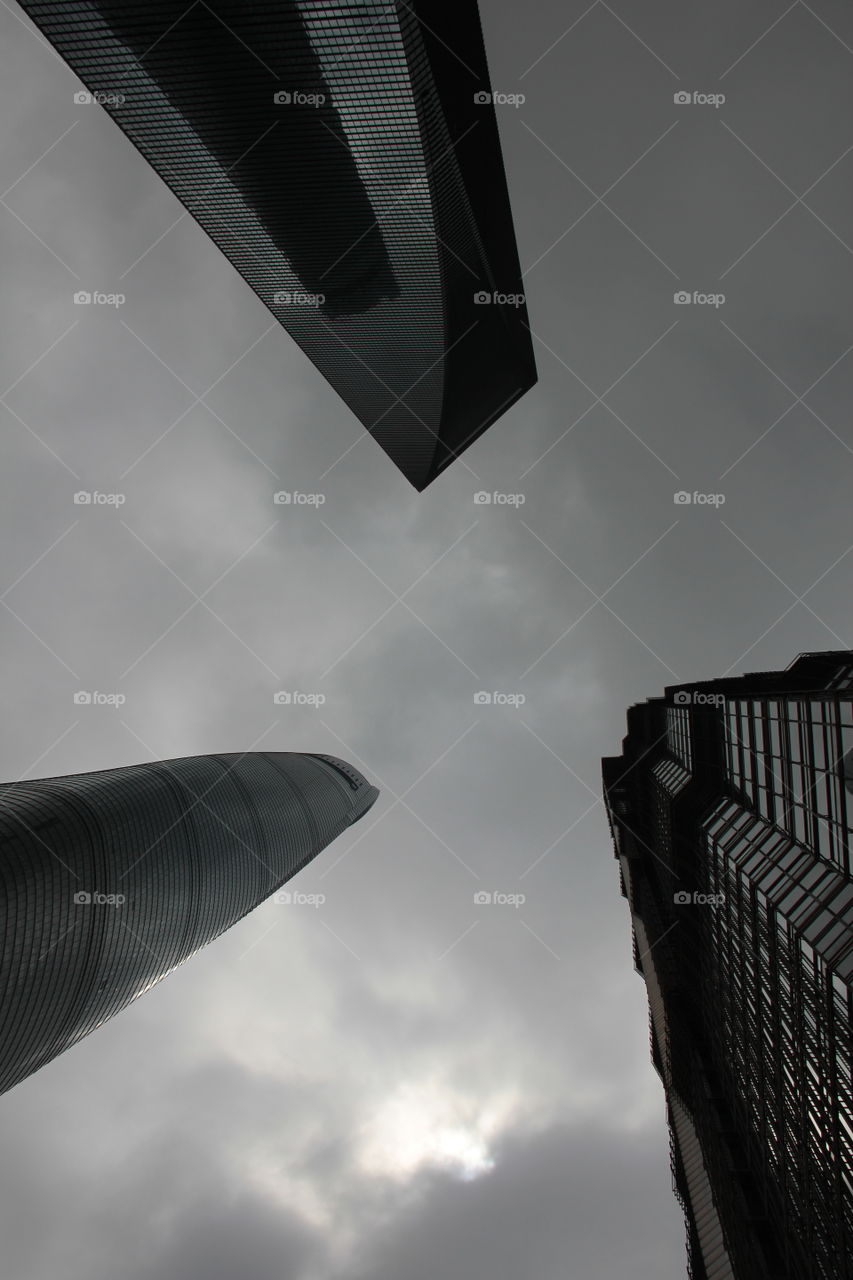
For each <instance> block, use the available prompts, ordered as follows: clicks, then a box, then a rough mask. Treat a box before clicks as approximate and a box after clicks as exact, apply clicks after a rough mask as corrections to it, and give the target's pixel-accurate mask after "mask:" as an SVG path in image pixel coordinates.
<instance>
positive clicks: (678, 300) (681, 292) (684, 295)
mask: <svg viewBox="0 0 853 1280" xmlns="http://www.w3.org/2000/svg"><path fill="white" fill-rule="evenodd" d="M672 300H673V302H674V303H675V304H676V305H677V306H679V307H685V306H687V305H688V304H689V303H690V302H692V301H693V299H692V298H691V296H690V294H689V293H688V292H687V290H686V289H678V290H676V292H675V293H674V294H673V295H672Z"/></svg>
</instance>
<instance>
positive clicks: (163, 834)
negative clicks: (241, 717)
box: [0, 752, 379, 1092]
mask: <svg viewBox="0 0 853 1280" xmlns="http://www.w3.org/2000/svg"><path fill="white" fill-rule="evenodd" d="M378 794H379V793H378V791H377V789H376V788H375V787H373V786H371V785H370V784H369V783H368V782H366V781H365V779H364V778H363V777H362V776H361V774H359V773H357V772H356V770H354V769H353V768H352V767H351V766H350V765H348V764H347V763H346V762H345V761H343V760H338V759H337V758H336V757H333V756H323V755H303V754H296V753H291V752H249V753H246V754H243V755H208V756H188V757H185V758H183V759H179V760H161V761H155V762H153V763H148V764H139V765H131V766H130V767H128V768H123V769H105V770H102V771H100V772H97V773H78V774H71V775H69V776H67V777H60V778H40V779H38V780H35V781H27V782H14V783H7V784H5V785H3V786H0V1092H3V1091H5V1090H6V1089H10V1088H11V1087H12V1086H13V1085H15V1084H17V1083H18V1082H19V1081H20V1080H23V1079H25V1078H26V1077H27V1076H28V1075H30V1074H31V1073H32V1072H33V1071H37V1070H38V1068H39V1067H42V1066H44V1064H45V1063H47V1062H50V1060H51V1059H52V1058H55V1057H56V1055H57V1054H59V1053H62V1052H63V1050H65V1049H68V1048H70V1046H71V1045H73V1044H76V1043H77V1041H78V1040H81V1039H82V1038H83V1036H85V1035H88V1034H89V1032H90V1031H93V1030H94V1028H95V1027H97V1026H100V1024H101V1023H102V1022H105V1021H106V1019H107V1018H110V1017H112V1015H113V1014H114V1013H118V1011H119V1010H120V1009H123V1008H124V1007H125V1005H128V1004H129V1003H130V1002H131V1000H135V999H136V997H137V996H139V995H141V994H142V992H143V991H147V990H148V988H149V987H151V986H153V985H154V983H155V982H159V980H160V979H161V978H163V977H165V976H166V974H167V973H170V972H171V970H172V969H174V968H175V967H176V966H177V965H179V964H181V963H182V961H184V960H186V959H187V958H188V957H189V956H191V955H192V954H193V953H194V952H195V951H198V949H199V948H200V947H203V946H204V945H205V943H207V942H210V941H212V939H214V938H216V937H218V936H219V934H221V933H223V932H224V930H226V929H227V928H229V926H230V925H232V924H234V923H236V921H238V920H240V919H242V917H243V916H244V915H246V914H247V913H248V912H249V911H251V910H252V908H253V907H255V906H257V905H258V904H259V903H260V902H263V900H264V899H265V898H267V897H269V895H270V894H271V893H273V892H274V891H275V890H276V889H277V888H278V887H279V886H280V885H281V884H283V883H284V882H285V881H286V880H288V879H289V878H290V877H291V876H292V875H294V874H295V873H296V872H297V871H299V869H300V868H301V867H303V866H305V864H306V863H307V862H310V861H311V859H312V858H314V857H315V856H316V855H317V854H318V853H319V852H320V850H321V849H324V848H325V847H326V845H327V844H329V843H330V842H331V841H332V840H334V839H335V838H336V836H338V835H340V834H341V832H342V831H344V830H346V828H347V827H349V826H351V825H352V823H354V822H356V821H358V819H359V818H361V817H363V816H364V814H365V813H366V812H367V810H368V809H369V808H370V807H371V805H372V804H373V803H374V801H375V799H376V797H377V795H378Z"/></svg>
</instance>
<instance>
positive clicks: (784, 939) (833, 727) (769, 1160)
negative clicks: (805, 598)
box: [603, 651, 853, 1280]
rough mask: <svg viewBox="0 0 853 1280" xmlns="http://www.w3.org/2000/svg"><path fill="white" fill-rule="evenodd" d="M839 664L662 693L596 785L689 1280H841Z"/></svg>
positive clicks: (846, 1182)
mask: <svg viewBox="0 0 853 1280" xmlns="http://www.w3.org/2000/svg"><path fill="white" fill-rule="evenodd" d="M851 751H853V652H848V651H842V652H836V653H811V654H804V655H801V656H800V657H799V658H797V659H796V660H795V661H794V662H793V663H792V664H791V665H790V666H789V667H788V668H787V669H786V670H784V671H780V672H761V673H759V674H755V675H746V676H741V677H737V678H732V679H723V680H711V681H706V682H703V683H700V684H696V685H692V686H689V687H688V686H684V687H672V688H668V689H667V690H666V694H665V696H664V697H662V698H653V699H651V700H650V701H648V702H647V703H645V704H644V705H639V706H634V707H632V708H631V709H630V710H629V712H628V735H627V737H626V738H625V739H624V742H623V752H622V755H621V756H619V757H613V758H609V759H605V760H604V761H603V775H604V791H605V798H606V804H607V810H608V815H609V818H610V825H611V831H612V834H613V841H614V844H615V848H616V856H617V858H618V861H619V867H620V874H621V883H622V891H623V893H624V894H625V896H626V897H627V898H628V902H629V904H630V908H631V918H632V923H633V935H634V958H635V964H636V968H637V970H638V971H639V973H640V974H641V975H642V976H643V978H644V979H645V982H646V987H647V989H648V998H649V1008H650V1014H651V1045H652V1057H653V1060H654V1063H655V1066H656V1067H657V1070H658V1072H659V1073H660V1075H661V1077H662V1079H663V1083H664V1088H665V1092H666V1099H667V1111H668V1118H669V1125H670V1135H671V1149H672V1162H673V1174H674V1180H675V1187H676V1192H677V1195H678V1197H679V1199H680V1201H681V1203H682V1205H683V1207H684V1210H685V1215H686V1219H687V1228H688V1253H689V1259H690V1274H691V1276H693V1277H694V1280H725V1278H726V1277H729V1278H733V1280H850V1277H853V1090H851V1015H852V1014H853V875H851V850H853V789H851V783H850V776H851V771H850V760H851Z"/></svg>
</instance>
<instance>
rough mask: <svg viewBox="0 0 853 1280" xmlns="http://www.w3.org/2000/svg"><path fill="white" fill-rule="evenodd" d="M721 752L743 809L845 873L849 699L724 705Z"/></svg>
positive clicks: (852, 817) (850, 805)
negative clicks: (747, 807) (723, 737)
mask: <svg viewBox="0 0 853 1280" xmlns="http://www.w3.org/2000/svg"><path fill="white" fill-rule="evenodd" d="M725 751H726V762H727V770H728V776H729V778H730V780H731V782H732V785H733V786H734V788H735V789H736V790H737V792H738V793H739V794H740V795H741V796H742V797H743V799H744V802H745V803H746V804H749V805H750V806H751V807H754V808H755V810H756V811H757V812H758V813H759V814H761V815H762V816H763V817H764V818H766V819H767V821H768V822H772V823H774V824H775V825H776V826H778V827H781V828H782V829H783V830H785V831H787V832H788V833H789V834H790V835H791V836H792V838H793V839H794V840H797V841H799V842H800V843H801V844H805V845H807V846H808V847H809V848H812V849H815V850H816V851H817V852H818V853H819V854H820V855H821V857H823V858H826V859H827V860H828V861H830V862H834V863H835V864H836V865H837V866H838V867H839V868H840V869H841V870H842V871H843V872H845V873H846V874H848V875H849V874H850V873H851V866H852V865H853V864H851V848H853V787H851V782H850V775H851V770H850V767H849V762H850V761H851V759H853V698H851V697H849V696H847V695H846V694H839V695H836V696H829V697H821V698H817V697H813V698H806V697H803V698H791V699H783V698H741V699H733V700H730V701H729V703H728V705H727V708H726V714H725Z"/></svg>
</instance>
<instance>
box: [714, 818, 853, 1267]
mask: <svg viewBox="0 0 853 1280" xmlns="http://www.w3.org/2000/svg"><path fill="white" fill-rule="evenodd" d="M706 849H707V855H708V860H707V866H708V869H709V873H710V879H709V884H710V888H711V891H712V892H714V893H716V894H721V895H723V898H724V902H723V904H722V905H721V906H720V907H719V908H717V909H716V910H715V911H714V912H712V913H709V916H710V920H709V929H710V945H709V946H707V948H705V950H704V954H705V956H706V972H705V979H704V991H705V994H704V999H707V1000H711V999H713V1001H714V1010H713V1024H714V1026H713V1027H711V1026H709V1038H711V1039H712V1042H713V1043H714V1044H715V1045H716V1046H717V1050H718V1053H719V1062H718V1068H719V1071H720V1075H721V1078H723V1079H724V1080H725V1081H726V1086H725V1087H726V1092H727V1095H728V1097H729V1099H730V1102H731V1105H732V1107H733V1109H734V1110H735V1111H736V1112H737V1113H738V1115H739V1120H740V1123H741V1124H742V1125H743V1127H744V1129H745V1130H746V1131H747V1132H749V1134H750V1135H751V1136H752V1139H753V1142H752V1144H751V1146H750V1153H751V1160H752V1162H753V1166H754V1167H753V1169H752V1172H753V1174H754V1175H755V1177H756V1180H757V1183H758V1185H762V1186H767V1187H773V1188H775V1189H776V1191H777V1192H778V1194H779V1196H780V1197H781V1199H782V1201H783V1210H782V1212H783V1220H784V1221H785V1222H786V1223H788V1224H790V1225H789V1228H788V1229H789V1230H790V1231H791V1232H792V1234H793V1235H794V1236H795V1237H796V1238H797V1240H798V1241H800V1242H801V1243H802V1245H803V1246H804V1248H805V1250H806V1252H807V1254H808V1257H809V1259H810V1262H809V1264H808V1265H809V1267H810V1270H808V1271H807V1272H804V1273H803V1274H804V1275H807V1276H808V1277H809V1280H812V1278H814V1280H818V1278H819V1280H840V1278H841V1277H846V1276H849V1275H851V1274H853V1271H851V1269H850V1267H851V1260H853V1095H851V1089H850V1064H851V1055H853V1041H851V1016H850V1015H851V981H853V885H851V884H850V882H849V881H848V880H847V879H846V878H845V877H843V876H841V875H840V873H839V872H838V871H837V870H834V869H833V868H831V867H827V866H826V864H825V863H823V862H822V860H821V859H820V858H819V857H818V856H816V855H815V854H814V853H812V852H810V851H809V850H806V849H803V848H801V847H800V846H798V845H797V844H796V843H795V842H794V841H792V840H791V839H790V838H789V837H788V836H786V835H785V834H783V833H781V832H780V831H779V830H778V829H777V828H776V827H774V826H772V825H770V824H769V822H768V821H767V820H766V819H764V818H761V817H760V816H757V815H754V814H750V813H748V812H746V811H744V810H743V809H742V808H741V807H740V805H739V804H737V803H735V802H732V801H726V802H724V803H722V804H721V805H720V806H719V807H718V809H717V811H716V812H715V814H714V815H713V817H712V819H711V821H710V822H709V824H708V834H707V845H706ZM714 1027H715V1028H716V1030H714ZM756 1165H757V1167H755V1166H756Z"/></svg>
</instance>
